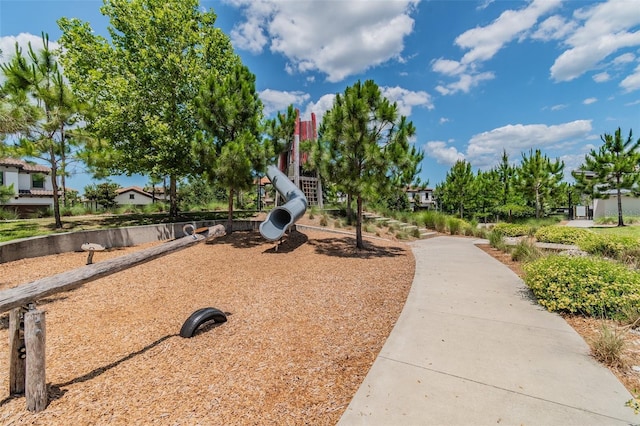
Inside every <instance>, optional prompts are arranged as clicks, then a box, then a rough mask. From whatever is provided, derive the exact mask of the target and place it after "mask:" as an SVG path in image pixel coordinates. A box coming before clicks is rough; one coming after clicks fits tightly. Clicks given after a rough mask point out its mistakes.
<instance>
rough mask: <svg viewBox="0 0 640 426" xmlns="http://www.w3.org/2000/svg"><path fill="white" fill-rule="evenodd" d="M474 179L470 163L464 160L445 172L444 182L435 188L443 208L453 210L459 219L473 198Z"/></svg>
mask: <svg viewBox="0 0 640 426" xmlns="http://www.w3.org/2000/svg"><path fill="white" fill-rule="evenodd" d="M474 179H475V177H474V175H473V172H472V171H471V163H469V162H468V161H466V160H458V161H456V163H455V164H454V165H453V166H452V167H451V169H449V171H448V172H447V176H446V177H445V180H444V182H443V183H442V184H439V185H437V187H436V193H437V197H438V200H439V201H440V203H441V205H442V206H443V208H445V209H449V208H450V209H451V210H454V209H455V210H456V211H457V212H458V214H459V216H460V218H463V217H464V212H465V206H469V205H470V204H471V203H472V200H473V197H474Z"/></svg>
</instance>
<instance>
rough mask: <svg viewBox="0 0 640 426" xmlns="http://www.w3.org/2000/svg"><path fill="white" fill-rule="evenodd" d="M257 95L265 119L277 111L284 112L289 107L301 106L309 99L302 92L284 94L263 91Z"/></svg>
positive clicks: (274, 91) (284, 92) (283, 92)
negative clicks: (262, 107) (262, 106)
mask: <svg viewBox="0 0 640 426" xmlns="http://www.w3.org/2000/svg"><path fill="white" fill-rule="evenodd" d="M258 95H259V96H260V100H261V101H262V103H263V104H264V115H265V116H266V117H269V116H271V115H272V114H274V113H276V112H278V111H284V110H286V109H287V107H288V106H289V105H292V104H293V105H294V106H295V105H302V104H304V103H305V102H307V101H308V100H309V98H310V97H311V96H310V95H309V94H308V93H304V92H286V91H279V90H271V89H265V90H263V91H262V92H260V93H259V94H258Z"/></svg>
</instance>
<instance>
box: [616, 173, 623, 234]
mask: <svg viewBox="0 0 640 426" xmlns="http://www.w3.org/2000/svg"><path fill="white" fill-rule="evenodd" d="M618 180H620V179H618ZM617 195H618V226H624V219H623V218H622V192H621V191H620V188H619V187H618V194H617Z"/></svg>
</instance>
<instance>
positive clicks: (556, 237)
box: [535, 226, 596, 251]
mask: <svg viewBox="0 0 640 426" xmlns="http://www.w3.org/2000/svg"><path fill="white" fill-rule="evenodd" d="M591 235H596V234H595V233H594V232H592V231H589V230H588V229H584V228H571V227H568V226H543V227H542V228H540V229H538V230H537V231H536V233H535V237H536V240H538V241H540V242H541V243H555V244H577V243H578V241H581V240H583V239H584V238H586V237H589V236H591ZM585 251H586V250H585Z"/></svg>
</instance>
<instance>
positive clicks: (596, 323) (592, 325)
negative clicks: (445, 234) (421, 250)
mask: <svg viewBox="0 0 640 426" xmlns="http://www.w3.org/2000/svg"><path fill="white" fill-rule="evenodd" d="M478 247H479V248H480V249H482V250H484V251H485V252H486V253H488V254H489V255H490V256H492V257H494V258H495V259H497V260H499V261H500V262H502V263H503V264H504V265H506V266H508V267H509V268H510V269H511V270H512V271H513V272H514V273H515V274H517V275H518V276H519V277H523V276H524V271H523V269H522V262H516V261H514V260H512V259H511V254H509V253H505V252H503V251H500V250H497V249H495V248H493V247H491V246H490V245H489V244H479V245H478ZM562 317H563V318H564V319H565V321H567V323H568V324H569V325H570V326H571V327H573V329H574V330H576V332H578V334H580V335H581V336H582V338H583V339H584V340H585V341H586V342H587V343H588V344H589V346H590V347H592V342H593V341H594V340H595V339H597V338H598V336H599V335H600V330H602V326H603V324H604V325H606V326H608V327H609V328H610V329H611V330H617V331H616V332H617V333H619V335H620V336H621V337H622V338H623V339H624V342H625V345H624V347H625V349H624V353H623V356H622V358H623V362H624V367H622V368H615V367H609V366H607V368H609V370H611V372H612V373H613V374H615V375H616V377H618V380H620V382H622V383H623V384H624V386H625V387H626V388H627V389H628V390H629V392H631V393H632V394H633V395H634V396H635V397H636V398H640V371H638V370H640V331H638V330H637V329H636V330H630V329H629V328H628V327H623V326H621V325H620V324H618V323H616V322H615V321H611V320H602V319H597V318H591V317H585V316H582V315H571V314H562ZM634 367H635V369H634Z"/></svg>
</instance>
